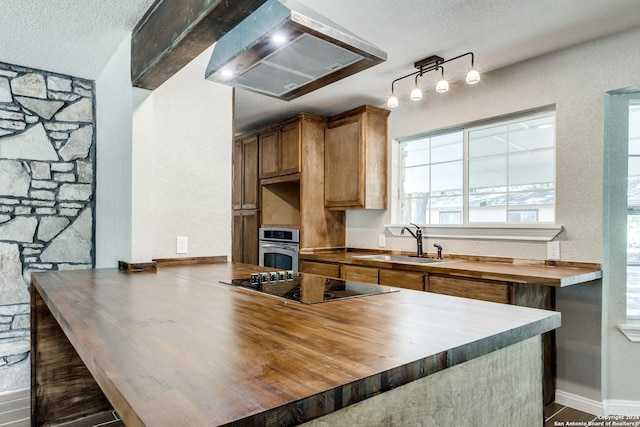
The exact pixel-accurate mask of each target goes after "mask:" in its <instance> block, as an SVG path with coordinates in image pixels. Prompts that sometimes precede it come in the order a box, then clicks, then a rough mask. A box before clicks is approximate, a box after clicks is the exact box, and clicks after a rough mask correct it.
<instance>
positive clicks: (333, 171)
mask: <svg viewBox="0 0 640 427" xmlns="http://www.w3.org/2000/svg"><path fill="white" fill-rule="evenodd" d="M359 117H360V116H358V117H355V118H349V119H346V120H343V121H339V122H336V123H332V124H330V125H329V126H328V129H327V131H326V139H325V161H324V162H325V163H324V181H325V187H324V202H325V206H326V207H327V208H347V207H351V208H358V207H364V203H365V200H364V191H363V190H364V169H363V167H364V165H363V160H364V156H363V150H364V146H363V141H362V125H361V120H360V119H359Z"/></svg>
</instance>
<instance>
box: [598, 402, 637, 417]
mask: <svg viewBox="0 0 640 427" xmlns="http://www.w3.org/2000/svg"><path fill="white" fill-rule="evenodd" d="M605 410H606V411H607V414H608V415H630V416H640V401H638V400H607V401H606V402H605Z"/></svg>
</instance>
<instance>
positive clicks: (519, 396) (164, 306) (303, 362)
mask: <svg viewBox="0 0 640 427" xmlns="http://www.w3.org/2000/svg"><path fill="white" fill-rule="evenodd" d="M259 271H266V270H264V268H262V269H261V268H260V267H256V266H251V265H247V264H235V263H227V262H220V263H214V264H203V265H173V266H163V265H161V264H158V269H157V271H155V272H139V273H130V272H125V271H121V270H118V269H94V270H78V271H66V272H47V273H34V274H33V275H32V287H31V289H32V290H31V292H32V296H31V297H32V301H31V304H32V347H33V348H32V350H33V351H32V355H33V356H32V425H43V424H48V423H51V424H53V425H55V424H58V423H63V422H67V421H70V420H73V419H79V418H82V417H86V416H90V415H93V414H96V413H99V412H101V411H108V410H110V409H111V408H113V409H115V410H116V411H117V412H118V414H119V415H120V416H121V418H122V420H123V421H124V423H125V424H126V425H127V426H143V425H146V426H154V427H155V426H175V425H194V426H195V425H209V426H213V425H216V426H217V425H299V424H304V423H308V424H309V425H336V423H337V421H340V422H345V423H347V424H350V425H377V424H378V425H379V424H383V423H384V424H385V425H403V424H404V425H406V424H407V423H411V422H414V421H416V422H417V421H419V420H422V421H424V420H429V422H430V424H432V425H445V424H446V425H465V424H468V422H469V420H470V419H473V420H474V422H476V423H477V424H480V425H491V424H492V425H542V423H543V403H542V384H541V377H542V373H541V369H542V366H541V351H542V350H541V341H540V335H541V334H543V333H545V332H548V331H550V330H553V329H555V328H557V327H559V326H560V314H559V313H555V312H550V311H543V310H538V309H531V308H526V307H517V306H510V305H505V304H494V303H490V302H485V301H475V300H471V299H464V298H456V297H451V296H445V295H438V294H433V293H426V292H418V291H413V290H406V289H400V290H398V291H397V292H390V293H384V294H379V295H370V296H364V297H359V298H353V299H345V300H337V301H330V302H325V303H318V304H311V305H308V304H301V303H296V302H292V301H288V300H284V299H281V298H278V297H274V296H269V295H263V294H260V293H257V292H255V291H252V290H247V289H242V288H238V287H234V286H230V285H227V284H224V283H220V280H226V279H229V278H243V277H248V276H249V275H250V274H251V273H255V272H259ZM462 407H464V411H462V410H460V408H462Z"/></svg>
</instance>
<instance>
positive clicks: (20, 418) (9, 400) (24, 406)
mask: <svg viewBox="0 0 640 427" xmlns="http://www.w3.org/2000/svg"><path fill="white" fill-rule="evenodd" d="M30 404H31V402H30V396H29V390H24V391H20V392H17V393H11V395H6V396H0V427H29V426H30V425H31V423H30V416H31V414H30V412H31V411H30ZM544 419H545V423H544V427H560V426H567V425H572V424H573V423H569V421H572V422H574V423H576V422H585V423H586V424H585V425H587V424H588V423H589V422H595V423H594V424H592V425H596V426H597V425H599V424H598V423H597V422H598V421H606V419H604V420H603V419H602V418H600V419H598V417H596V416H595V415H591V414H587V413H585V412H582V411H578V410H577V409H573V408H569V407H568V406H563V405H560V404H558V403H555V402H554V403H551V404H549V405H547V406H546V407H545V408H544ZM634 420H635V421H633V424H630V425H636V426H640V416H639V417H636V418H634ZM625 421H630V422H631V421H632V420H629V419H626V420H625ZM636 421H637V424H636ZM578 425H581V424H578ZM601 425H606V424H605V423H602V424H601ZM61 427H124V423H123V422H122V421H121V420H120V419H119V418H118V415H117V414H116V413H115V412H107V413H104V414H100V415H96V416H92V417H89V418H86V419H84V420H78V421H74V422H71V423H67V424H63V425H62V426H61Z"/></svg>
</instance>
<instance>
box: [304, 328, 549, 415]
mask: <svg viewBox="0 0 640 427" xmlns="http://www.w3.org/2000/svg"><path fill="white" fill-rule="evenodd" d="M541 361H542V345H541V340H540V336H537V337H533V338H529V339H528V340H525V341H522V342H520V343H517V344H514V345H511V346H509V347H505V348H503V349H500V350H497V351H494V352H492V353H489V354H486V355H484V356H481V357H479V358H477V359H473V360H470V361H468V362H465V363H462V364H459V365H456V366H453V367H451V368H449V369H445V370H443V371H440V372H437V373H435V374H433V375H429V376H427V377H424V378H421V379H419V380H416V381H413V382H410V383H408V384H405V385H403V386H400V387H398V388H395V389H393V390H390V391H387V392H385V393H382V394H379V395H377V396H374V397H372V398H370V399H366V400H363V401H361V402H358V403H356V404H354V405H351V406H348V407H346V408H343V409H341V410H339V411H336V412H332V413H330V414H327V415H324V416H322V417H320V418H316V419H315V420H312V421H309V422H307V423H305V424H303V425H304V426H305V427H328V426H335V425H349V426H363V427H364V426H368V427H370V426H387V427H391V426H398V427H400V426H406V425H415V426H443V427H444V426H471V425H478V426H525V425H526V426H536V425H537V426H542V425H543V423H544V405H543V402H542V384H541V378H542V363H541Z"/></svg>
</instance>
